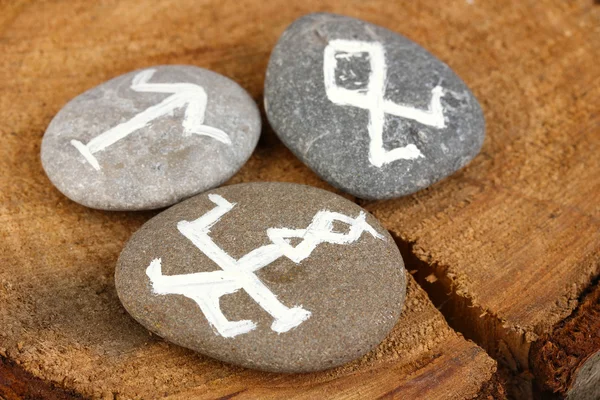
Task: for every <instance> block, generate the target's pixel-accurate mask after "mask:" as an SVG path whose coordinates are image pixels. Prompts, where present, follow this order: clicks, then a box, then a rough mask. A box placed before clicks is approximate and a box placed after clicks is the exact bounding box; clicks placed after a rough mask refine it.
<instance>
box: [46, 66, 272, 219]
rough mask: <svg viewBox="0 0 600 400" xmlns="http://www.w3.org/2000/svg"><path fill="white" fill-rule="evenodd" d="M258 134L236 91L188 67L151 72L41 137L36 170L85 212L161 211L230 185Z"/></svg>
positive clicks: (78, 107)
mask: <svg viewBox="0 0 600 400" xmlns="http://www.w3.org/2000/svg"><path fill="white" fill-rule="evenodd" d="M205 104H206V108H205V106H204V105H205ZM260 128H261V121H260V114H259V112H258V108H257V107H256V104H255V103H254V101H253V100H252V98H251V97H250V96H249V95H248V93H246V91H245V90H244V89H243V88H241V87H240V86H239V85H238V84H237V83H235V82H234V81H232V80H230V79H228V78H226V77H224V76H222V75H219V74H217V73H215V72H211V71H208V70H206V69H202V68H198V67H193V66H183V65H174V66H157V67H151V68H146V69H143V70H138V71H133V72H130V73H128V74H125V75H121V76H119V77H117V78H114V79H112V80H110V81H108V82H106V83H103V84H102V85H100V86H97V87H95V88H93V89H91V90H88V91H87V92H85V93H83V94H81V95H80V96H77V97H76V98H74V99H73V100H71V101H70V102H69V103H68V104H67V105H66V106H65V107H64V108H63V109H62V110H61V111H60V112H59V113H58V114H57V115H56V117H55V118H54V119H53V120H52V122H51V123H50V125H49V126H48V129H47V130H46V133H45V135H44V138H43V140H42V147H41V158H42V165H43V167H44V170H45V171H46V174H47V175H48V177H49V178H50V180H51V181H52V183H53V184H54V185H55V186H56V187H57V188H58V189H59V190H60V191H61V192H62V193H64V194H65V195H66V196H67V197H69V198H70V199H72V200H74V201H76V202H78V203H81V204H83V205H85V206H88V207H92V208H99V209H105V210H141V209H153V208H160V207H165V206H168V205H171V204H174V203H176V202H178V201H180V200H182V199H185V198H187V197H190V196H192V195H194V194H197V193H200V192H203V191H205V190H208V189H211V188H213V187H216V186H218V185H220V184H222V183H223V182H225V181H226V180H227V179H229V178H230V177H231V176H232V175H233V174H235V173H236V172H237V171H238V170H239V168H241V166H242V165H243V164H244V163H245V162H246V160H247V159H248V158H249V157H250V154H251V153H252V151H253V150H254V147H255V146H256V143H257V141H258V137H259V135H260ZM215 129H216V130H215ZM214 132H216V133H214ZM120 134H123V135H125V136H123V137H119V135H120ZM113 135H114V136H113ZM210 135H212V136H210ZM111 137H112V139H111ZM104 145H106V147H104V148H102V147H103V146H104Z"/></svg>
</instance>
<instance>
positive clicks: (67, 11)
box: [0, 0, 600, 399]
mask: <svg viewBox="0 0 600 400" xmlns="http://www.w3.org/2000/svg"><path fill="white" fill-rule="evenodd" d="M319 10H328V11H335V12H338V13H342V14H346V15H350V16H356V17H360V18H363V19H366V20H368V21H370V22H373V23H376V24H380V25H382V26H385V27H388V28H390V29H392V30H395V31H397V32H399V33H402V34H404V35H406V36H407V37H409V38H411V39H413V40H415V41H417V42H418V43H420V44H421V45H423V46H424V47H426V48H427V49H429V50H430V51H432V52H433V53H434V54H436V55H437V56H438V57H439V58H441V59H442V60H444V61H445V62H447V63H448V64H449V65H450V66H451V67H452V68H453V69H454V70H455V71H456V72H457V73H458V74H459V75H460V76H461V77H462V78H463V79H464V80H465V81H466V82H467V84H468V85H469V86H470V87H471V88H472V89H473V91H474V93H475V94H476V96H477V97H478V98H479V99H480V101H481V103H482V106H483V108H484V112H485V116H486V120H487V135H488V137H487V139H486V142H485V144H484V148H483V150H482V154H481V155H479V156H478V157H477V158H476V159H475V160H474V161H473V162H472V163H471V164H470V165H469V166H468V167H467V168H466V169H464V170H462V171H460V172H458V173H457V174H455V175H453V176H452V177H450V178H449V179H446V180H445V181H443V182H440V183H439V184H436V185H434V186H433V187H431V188H429V189H427V190H425V191H422V192H419V193H417V194H415V195H413V196H410V197H407V198H403V199H399V200H393V201H385V202H374V203H365V202H360V203H361V204H363V205H365V206H366V207H367V208H368V209H369V210H371V211H372V212H373V213H374V214H375V215H376V216H377V217H379V218H380V219H381V221H382V223H383V224H384V225H385V226H386V227H387V228H388V229H389V230H390V231H391V232H392V234H394V235H395V237H396V238H397V240H398V242H399V245H400V247H401V249H402V251H403V254H404V255H405V258H406V260H407V266H408V268H409V269H410V270H412V272H413V273H414V276H415V277H416V278H417V281H418V282H419V283H420V284H421V286H422V287H423V288H425V289H426V291H427V294H428V295H429V296H428V295H426V294H425V292H424V291H423V289H422V288H421V287H419V285H417V284H416V283H415V282H414V281H413V280H410V282H411V284H410V290H409V294H408V298H407V303H406V307H405V310H404V313H403V316H402V320H401V321H400V322H399V323H398V325H397V326H396V328H395V330H394V331H393V332H392V333H391V334H390V335H389V336H388V338H387V339H386V341H384V342H383V343H382V345H381V346H380V347H379V348H378V349H377V350H375V351H373V352H372V353H370V354H369V355H367V356H365V357H364V358H363V359H361V360H358V361H357V362H355V363H353V364H351V365H348V366H345V367H342V368H339V369H336V370H332V371H326V372H323V373H319V374H309V375H293V376H287V375H276V374H264V373H257V372H253V371H248V370H244V369H241V368H235V367H231V366H227V365H223V364H221V363H218V362H216V361H213V360H210V359H207V358H205V357H202V356H199V355H197V354H194V353H192V352H190V351H187V350H185V349H181V348H178V347H177V346H173V345H170V344H168V343H166V342H164V341H162V340H161V339H159V338H156V337H154V336H150V335H149V333H148V332H147V331H146V330H145V329H143V328H142V327H141V326H139V325H138V324H137V323H135V321H133V320H132V319H131V318H130V317H129V316H128V315H127V314H126V313H125V312H124V310H123V308H122V306H121V305H120V304H119V302H118V299H117V297H116V293H115V290H114V284H113V272H114V264H115V262H116V258H117V256H118V254H119V252H120V250H121V248H122V246H123V244H124V242H125V241H126V240H127V239H128V237H129V236H130V235H131V233H132V232H133V231H135V230H136V229H137V228H138V227H139V226H140V225H141V224H142V223H143V222H144V221H145V220H147V219H148V218H150V217H151V216H152V215H153V213H151V212H145V213H108V212H100V211H94V210H89V209H86V208H84V207H82V206H78V205H77V204H74V203H72V202H70V201H69V200H67V199H66V198H65V197H63V196H62V195H61V194H60V193H59V192H58V191H57V190H56V189H54V188H53V187H52V185H51V184H50V182H49V181H48V179H47V178H46V177H45V175H44V174H43V171H42V169H41V165H40V162H39V147H40V146H39V145H40V140H41V137H42V135H43V132H44V130H45V128H46V126H47V124H48V123H49V122H50V120H51V118H52V117H53V116H54V115H55V114H56V112H57V111H58V110H59V109H60V108H61V107H62V106H63V105H64V104H65V103H66V102H67V101H68V100H69V99H71V98H72V97H74V96H76V95H77V94H79V93H81V92H82V91H84V90H86V89H88V88H91V87H93V86H95V85H97V84H99V83H101V82H103V81H105V80H107V79H109V78H111V77H114V76H116V75H119V74H121V73H125V72H128V71H130V70H132V69H136V68H142V67H146V66H151V65H156V64H174V63H179V64H193V65H198V66H202V67H205V68H209V69H212V70H215V71H217V72H219V73H222V74H224V75H226V76H229V77H230V78H232V79H234V80H236V81H238V82H239V83H240V84H241V85H242V86H243V87H245V88H246V89H247V90H249V92H250V93H251V94H252V95H253V97H254V98H255V100H256V101H257V102H259V103H262V85H263V79H264V71H265V68H266V64H267V61H268V57H269V52H270V49H271V48H272V47H273V45H274V44H275V42H276V40H277V38H278V36H279V34H280V33H281V32H282V31H283V30H284V29H285V27H286V26H287V25H288V24H289V23H290V22H291V21H292V20H294V19H295V18H296V17H299V16H301V15H303V14H305V13H308V12H312V11H319ZM0 54H2V56H1V57H0V137H1V138H2V146H1V147H0V172H1V174H0V221H1V223H0V357H2V358H3V359H4V360H6V362H5V364H6V363H9V364H10V365H11V366H13V367H14V368H13V369H11V371H16V368H20V370H19V371H20V372H23V373H24V374H25V375H18V376H23V377H22V378H19V379H20V380H21V381H22V380H27V379H33V377H37V378H40V379H41V380H42V381H43V382H46V383H47V384H48V385H54V386H56V387H58V388H63V389H66V390H73V391H74V392H76V393H79V394H81V395H83V396H84V397H95V398H115V397H116V398H134V397H143V398H159V397H164V396H171V397H172V398H214V397H218V396H232V397H233V396H235V397H236V398H238V397H240V398H252V397H257V396H260V397H272V398H275V397H306V398H311V397H312V398H314V397H315V396H322V397H334V396H336V397H342V398H375V397H390V398H393V397H398V398H426V399H434V398H435V399H437V398H448V399H464V398H472V397H473V396H479V397H480V398H488V397H489V398H502V396H503V390H504V389H503V388H502V387H501V386H500V385H499V383H498V381H499V380H501V379H499V377H498V375H497V374H496V373H495V372H494V371H495V362H494V361H493V359H492V358H490V357H489V356H488V355H486V353H485V352H483V351H482V349H481V348H480V347H478V346H476V345H475V344H473V343H472V342H469V341H467V340H465V339H464V338H463V337H462V336H461V335H460V334H457V333H456V332H455V331H454V330H453V329H451V328H450V327H449V326H448V324H447V322H446V321H448V322H450V324H451V326H452V327H453V328H455V329H458V330H459V331H461V332H463V333H465V335H467V337H469V338H472V339H474V340H475V341H477V343H479V344H481V345H482V346H483V347H484V348H485V349H486V350H487V352H488V353H489V354H490V355H491V356H493V357H495V358H496V359H498V360H499V361H500V364H501V365H502V366H503V368H509V369H510V370H511V372H512V374H513V377H512V379H509V381H508V385H509V387H508V388H507V390H509V391H511V392H512V393H513V394H516V395H518V396H520V397H521V398H527V397H530V396H531V395H532V393H531V384H530V380H531V379H532V378H533V377H534V374H533V373H532V368H535V370H536V371H541V370H542V365H541V364H540V365H537V364H536V363H542V364H543V363H545V362H546V361H543V360H542V361H539V359H537V358H534V357H532V356H531V354H534V353H535V352H533V351H530V348H531V344H532V343H534V342H535V341H536V340H538V339H540V338H542V337H544V338H545V337H546V336H545V335H552V333H553V332H556V329H558V327H559V326H560V325H561V324H562V323H564V322H565V321H566V318H568V317H569V316H570V315H571V314H572V313H573V311H574V310H576V308H577V306H578V304H579V303H580V298H581V296H583V295H584V294H585V292H586V290H588V291H589V290H591V289H590V284H591V283H592V282H593V279H594V278H595V277H596V276H598V274H599V272H600V235H599V231H600V197H599V196H600V157H598V154H600V113H599V104H600V72H599V69H598V65H597V61H598V60H599V59H600V7H599V6H595V5H594V2H593V1H592V0H577V1H563V0H554V1H550V0H538V1H534V0H510V1H504V2H492V1H483V0H472V1H465V0H454V1H447V2H439V1H435V0H423V1H419V2H414V1H397V2H390V1H384V0H374V1H358V0H357V1H345V2H336V1H333V0H332V1H323V2H317V1H313V0H305V1H302V2H290V1H283V0H282V1H271V2H257V1H252V0H236V1H227V0H225V1H201V2H198V1H191V0H190V1H175V0H173V1H149V0H148V1H102V2H88V1H84V0H79V1H70V2H64V1H47V2H29V1H6V0H5V1H2V0H0ZM261 180H264V181H268V180H273V181H290V182H298V183H305V184H310V185H314V186H318V187H323V188H326V189H331V188H330V187H328V186H327V185H326V184H325V183H323V182H322V181H321V180H319V179H318V178H317V177H316V176H315V175H314V174H313V173H311V172H310V170H308V169H307V168H306V167H305V166H303V165H302V164H301V163H300V162H299V161H298V160H297V159H296V158H294V157H293V156H292V155H291V153H290V152H289V151H288V150H286V149H285V148H284V147H283V145H282V144H281V143H280V142H279V140H278V139H277V138H276V137H275V136H274V135H273V133H272V132H271V131H270V130H269V129H268V128H267V127H265V129H264V130H263V137H262V138H261V141H260V143H259V146H258V148H257V151H256V152H255V154H254V155H253V157H252V159H251V160H250V161H249V162H248V164H247V165H246V166H245V167H244V168H243V169H242V170H241V171H240V173H238V174H237V175H236V176H235V177H234V178H233V179H232V180H231V182H230V183H236V182H245V181H261ZM430 298H431V299H433V301H434V302H435V303H436V304H437V305H438V306H440V308H441V310H442V312H443V313H444V316H445V317H446V318H444V317H442V315H441V314H440V313H439V312H438V310H436V308H435V306H434V305H433V303H432V302H431V301H430ZM577 310H581V313H582V314H585V315H587V313H588V312H589V311H588V308H585V309H584V307H579V308H577ZM585 351H591V350H585ZM536 354H537V353H536ZM587 356H591V354H589V355H583V357H584V358H585V357H587ZM536 360H537V361H536ZM544 365H545V364H544ZM11 368H12V367H11ZM5 370H6V371H8V369H5ZM1 371H2V369H0V373H1ZM20 372H19V373H20ZM515 377H516V379H515ZM2 382H3V381H2V380H1V379H0V394H2V395H3V396H5V397H8V395H7V394H6V393H9V392H8V390H9V389H7V387H8V385H5V384H4V385H3V383H2ZM13 386H14V385H13ZM559 394H560V393H559ZM563 394H564V393H563ZM48 396H50V395H48Z"/></svg>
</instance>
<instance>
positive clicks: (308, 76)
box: [265, 14, 485, 200]
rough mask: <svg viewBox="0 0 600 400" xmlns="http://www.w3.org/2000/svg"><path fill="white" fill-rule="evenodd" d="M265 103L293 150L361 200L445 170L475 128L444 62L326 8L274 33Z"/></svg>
mask: <svg viewBox="0 0 600 400" xmlns="http://www.w3.org/2000/svg"><path fill="white" fill-rule="evenodd" d="M265 109H266V112H267V117H268V119H269V122H270V124H271V125H272V127H273V129H274V130H275V132H276V133H277V134H278V136H279V137H280V139H281V140H282V141H283V143H284V144H285V145H286V146H287V147H289V148H290V149H291V150H292V152H293V153H294V154H295V155H296V156H297V157H298V158H300V159H301V160H302V161H303V162H304V163H305V164H307V165H308V166H309V167H310V168H312V169H313V170H314V171H315V172H316V173H317V174H318V175H319V176H320V177H321V178H323V179H324V180H326V181H327V182H329V183H330V184H332V185H333V186H336V187H337V188H339V189H341V190H343V191H345V192H347V193H350V194H352V195H354V196H356V197H359V198H363V199H369V200H373V199H386V198H394V197H399V196H404V195H408V194H410V193H413V192H416V191H418V190H420V189H423V188H425V187H427V186H429V185H431V184H433V183H434V182H436V181H438V180H440V179H442V178H444V177H446V176H448V175H450V174H452V173H453V172H455V171H456V170H458V169H460V168H461V167H463V166H464V165H466V164H467V163H468V162H469V161H470V160H471V159H472V158H473V157H475V155H476V154H477V153H478V152H479V150H480V148H481V146H482V144H483V140H484V136H485V121H484V118H483V114H482V111H481V108H480V106H479V103H478V102H477V99H476V98H475V97H474V96H473V94H472V93H471V91H470V90H469V88H468V87H467V86H466V85H465V83H464V82H463V81H462V80H461V79H460V78H459V77H458V76H457V75H456V74H455V73H454V72H453V71H452V70H451V69H450V67H448V66H447V65H446V64H444V63H443V62H442V61H440V60H439V59H437V58H435V57H434V56H433V55H432V54H430V53H429V52H427V51H426V50H425V49H424V48H422V47H421V46H419V45H417V44H416V43H414V42H412V41H410V40H408V39H407V38H405V37H403V36H400V35H399V34H397V33H394V32H392V31H389V30H387V29H385V28H382V27H379V26H377V25H373V24H370V23H367V22H364V21H361V20H358V19H353V18H348V17H344V16H339V15H334V14H310V15H307V16H304V17H302V18H300V19H298V20H297V21H295V22H294V23H293V24H292V25H291V26H290V27H288V28H287V30H286V31H285V32H284V33H283V34H282V36H281V38H280V39H279V41H278V43H277V45H276V46H275V48H274V50H273V52H272V54H271V59H270V61H269V65H268V69H267V74H266V81H265Z"/></svg>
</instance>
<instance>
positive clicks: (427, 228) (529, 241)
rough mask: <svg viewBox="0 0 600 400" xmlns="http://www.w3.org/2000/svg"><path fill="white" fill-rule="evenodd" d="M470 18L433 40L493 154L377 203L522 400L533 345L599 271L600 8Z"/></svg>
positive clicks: (490, 8) (486, 6)
mask: <svg viewBox="0 0 600 400" xmlns="http://www.w3.org/2000/svg"><path fill="white" fill-rule="evenodd" d="M471 10H472V11H470V12H469V11H464V10H458V8H452V9H447V8H445V7H444V8H442V9H438V10H437V12H438V13H439V15H440V16H443V17H444V20H445V21H448V22H447V24H449V25H450V26H451V27H454V28H450V27H446V28H445V29H453V33H452V34H451V35H447V36H446V35H442V36H443V37H444V39H443V40H439V41H435V40H432V41H429V43H426V44H428V47H429V48H430V49H432V50H433V51H434V53H436V54H438V55H440V56H441V58H442V59H445V60H448V61H449V63H450V65H451V66H452V67H453V68H454V69H455V70H456V71H457V72H458V73H459V75H460V76H462V77H463V78H464V79H465V80H466V81H467V82H468V83H469V84H470V85H471V87H472V88H473V90H474V92H475V94H476V96H478V98H479V99H480V100H481V101H482V103H483V108H484V111H485V116H486V120H487V134H488V138H487V140H486V142H485V144H484V148H483V151H482V154H480V155H479V156H478V157H477V158H476V159H475V160H474V162H473V163H471V164H470V165H469V166H468V167H467V168H466V169H464V170H463V171H461V172H459V173H457V174H455V175H454V176H452V177H450V178H449V179H447V180H445V181H443V182H440V183H439V184H437V185H435V186H433V187H431V188H429V189H428V190H425V191H422V192H420V193H417V194H415V195H413V196H410V197H407V198H403V199H399V200H394V201H386V202H378V203H373V204H368V205H367V208H368V209H370V210H371V211H372V212H373V213H374V214H375V215H376V216H377V217H379V218H380V219H381V220H382V221H383V222H384V225H385V226H386V227H387V228H388V229H390V231H391V232H393V233H394V234H395V235H396V237H397V238H398V239H399V240H400V241H401V242H402V243H403V246H404V247H405V248H406V249H409V250H410V251H411V252H412V253H413V254H414V255H415V256H416V258H417V260H415V261H420V262H421V264H420V268H419V272H418V274H417V280H418V281H419V282H420V283H422V284H423V285H424V287H426V288H427V291H428V292H429V293H430V294H431V296H432V297H433V298H434V299H435V302H436V304H438V305H440V306H442V311H443V313H444V314H445V315H447V316H448V317H449V320H450V321H451V325H452V326H453V327H456V328H458V329H459V330H461V331H462V332H464V333H465V334H466V335H467V337H469V338H473V339H474V340H475V341H476V342H477V343H479V344H481V345H483V346H484V348H486V349H487V350H488V352H489V353H490V354H491V355H492V356H494V357H495V358H497V359H498V360H499V361H500V362H502V363H503V364H504V365H505V366H508V367H509V368H511V369H512V370H513V372H515V373H516V374H519V375H520V377H521V378H523V380H524V381H523V382H522V383H523V386H522V387H520V388H517V390H516V394H517V395H519V396H520V397H529V396H531V385H530V383H529V380H530V378H531V377H532V375H531V371H530V369H529V366H530V345H531V343H532V342H534V341H535V340H536V339H537V338H538V337H539V336H540V335H543V334H546V333H549V332H550V331H551V330H552V328H553V326H555V325H556V324H558V323H560V321H562V320H563V319H564V318H565V317H567V316H569V315H570V314H571V313H572V311H573V310H574V309H575V307H576V306H577V305H578V299H579V296H580V295H581V293H582V292H583V291H584V290H585V289H586V288H587V287H588V286H589V285H590V283H591V282H592V281H593V279H594V277H596V276H598V274H599V273H600V234H599V232H600V157H598V154H599V153H600V114H599V104H600V72H599V69H598V60H599V59H600V7H598V6H597V5H595V4H594V2H593V1H591V0H578V1H550V0H536V1H510V2H483V1H482V2H479V1H477V0H475V1H474V4H473V7H472V8H471ZM473 21H477V23H476V27H475V26H473V25H472V23H473ZM400 30H403V29H402V28H400ZM409 35H410V32H409ZM588 355H589V354H588ZM514 383H515V382H513V384H514Z"/></svg>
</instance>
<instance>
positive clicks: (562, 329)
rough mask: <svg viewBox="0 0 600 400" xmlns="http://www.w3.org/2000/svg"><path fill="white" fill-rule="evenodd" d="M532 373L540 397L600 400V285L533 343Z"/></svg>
mask: <svg viewBox="0 0 600 400" xmlns="http://www.w3.org/2000/svg"><path fill="white" fill-rule="evenodd" d="M531 369H532V371H533V372H534V375H535V377H536V379H537V384H538V387H539V389H540V390H541V392H542V393H552V394H557V395H561V396H564V397H568V398H569V399H574V400H579V399H600V383H599V382H600V285H596V286H595V287H594V288H593V289H592V291H591V292H590V293H589V294H587V295H586V296H585V297H584V299H583V301H582V302H581V304H580V305H579V307H577V309H576V310H575V312H574V313H573V315H571V316H570V317H569V318H567V320H566V321H563V322H561V323H560V324H559V325H558V326H556V327H555V328H554V329H553V331H552V333H549V334H545V335H543V336H542V337H541V338H540V339H539V340H538V341H537V342H535V343H534V345H533V346H532V348H531Z"/></svg>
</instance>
